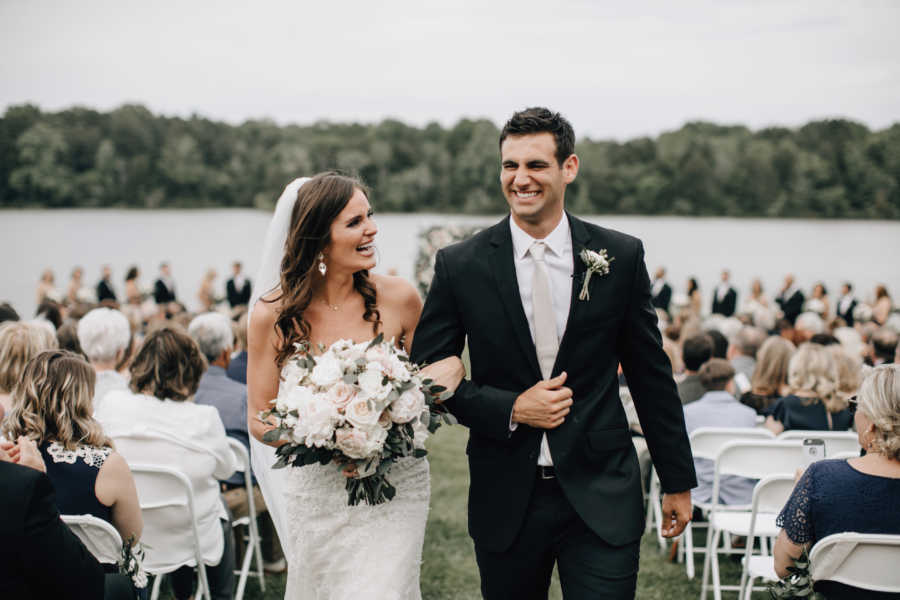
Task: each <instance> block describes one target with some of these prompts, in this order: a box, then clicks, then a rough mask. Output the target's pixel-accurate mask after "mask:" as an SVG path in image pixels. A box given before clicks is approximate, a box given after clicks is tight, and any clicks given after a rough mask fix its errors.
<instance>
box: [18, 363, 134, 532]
mask: <svg viewBox="0 0 900 600" xmlns="http://www.w3.org/2000/svg"><path fill="white" fill-rule="evenodd" d="M93 395H94V370H93V369H92V368H91V366H90V365H89V364H88V363H87V362H86V361H85V360H84V359H82V358H81V357H79V356H78V355H76V354H74V353H72V352H68V351H66V350H47V351H45V352H42V353H40V354H38V355H37V356H36V357H35V358H34V359H32V360H31V361H30V362H29V363H28V365H27V366H26V367H25V372H24V373H23V376H22V381H21V382H20V383H19V385H17V386H16V388H15V390H14V392H13V397H12V410H11V411H10V414H9V416H8V418H7V419H6V420H5V422H4V426H3V432H4V436H5V437H6V438H7V439H10V440H14V439H18V438H19V437H20V436H25V437H26V438H28V439H30V440H33V441H34V442H35V443H36V444H37V445H38V447H39V448H40V451H41V454H42V455H43V459H44V464H45V465H46V469H47V476H48V477H49V478H50V481H51V482H52V483H53V487H54V489H55V491H56V504H57V508H58V509H59V511H60V512H61V513H62V514H70V515H82V514H90V515H93V516H95V517H97V518H100V519H103V520H105V521H108V522H109V523H111V524H112V525H113V526H114V527H115V528H116V530H118V532H119V535H120V536H121V537H122V539H123V540H128V539H132V538H133V539H134V541H137V540H138V539H140V536H141V529H142V527H143V522H142V519H141V510H140V506H139V504H138V498H137V491H136V489H135V485H134V479H133V478H132V476H131V471H130V470H129V469H128V465H127V464H126V463H125V461H124V460H123V459H122V457H121V456H120V455H119V454H118V453H116V452H115V451H114V450H113V448H112V442H111V441H110V439H109V438H108V437H107V436H106V435H105V434H104V432H103V430H102V428H101V427H100V424H99V423H97V421H95V420H94V419H93V417H92V416H91V415H92V414H93V407H92V398H93Z"/></svg>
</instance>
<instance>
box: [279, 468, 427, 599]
mask: <svg viewBox="0 0 900 600" xmlns="http://www.w3.org/2000/svg"><path fill="white" fill-rule="evenodd" d="M285 470H286V471H288V472H287V473H286V476H285V480H284V482H285V485H284V488H285V489H284V502H285V510H286V515H285V516H286V521H287V522H286V528H287V532H288V535H287V539H283V540H282V543H283V544H285V545H287V546H289V548H290V552H289V555H290V557H291V560H290V563H289V565H288V581H287V590H286V592H285V598H286V599H288V600H307V599H308V600H361V599H366V600H418V599H419V598H421V593H420V591H419V565H420V563H421V560H422V542H423V541H424V539H425V521H426V518H427V517H428V500H429V496H430V491H431V489H430V487H431V486H430V480H429V474H428V462H427V460H426V459H415V458H405V459H400V460H398V461H397V462H396V463H395V464H394V465H393V466H392V467H391V470H390V473H389V474H388V480H389V481H390V482H391V483H392V484H393V485H394V487H396V488H397V495H396V496H394V499H393V500H391V501H389V502H385V503H384V504H378V505H376V506H369V505H368V504H359V505H357V506H348V505H347V491H346V489H345V487H344V486H345V481H346V480H345V478H344V476H343V474H341V472H340V470H339V469H338V467H337V466H336V465H334V464H328V465H319V464H314V465H307V466H304V467H287V468H286V469H285Z"/></svg>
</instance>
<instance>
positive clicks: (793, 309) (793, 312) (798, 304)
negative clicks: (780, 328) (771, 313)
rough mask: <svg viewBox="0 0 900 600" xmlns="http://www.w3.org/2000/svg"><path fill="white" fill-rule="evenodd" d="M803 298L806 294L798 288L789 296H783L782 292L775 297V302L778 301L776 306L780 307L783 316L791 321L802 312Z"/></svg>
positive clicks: (804, 298)
mask: <svg viewBox="0 0 900 600" xmlns="http://www.w3.org/2000/svg"><path fill="white" fill-rule="evenodd" d="M805 300H806V296H804V295H803V292H801V291H800V290H797V291H796V292H794V293H793V294H791V296H790V298H785V297H784V294H781V295H780V296H778V297H777V298H775V302H777V303H778V306H780V307H781V312H783V313H784V318H785V319H787V320H788V321H790V322H791V323H793V322H794V321H796V320H797V317H798V316H800V313H801V312H803V302H804V301H805Z"/></svg>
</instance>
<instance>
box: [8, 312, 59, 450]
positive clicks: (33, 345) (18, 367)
mask: <svg viewBox="0 0 900 600" xmlns="http://www.w3.org/2000/svg"><path fill="white" fill-rule="evenodd" d="M57 345H58V343H57V341H56V336H55V335H53V333H51V332H50V330H48V329H47V328H45V327H41V326H40V325H35V324H33V323H22V322H21V321H8V322H6V323H3V324H2V325H0V407H2V408H3V411H2V412H5V413H9V409H10V408H11V399H10V394H11V393H12V389H13V387H15V385H16V382H18V381H19V380H20V379H22V373H24V371H25V365H26V364H28V361H29V360H31V359H32V358H34V357H35V356H37V355H38V354H39V353H40V352H42V351H44V350H49V349H51V348H56V347H57ZM11 439H13V440H14V438H11Z"/></svg>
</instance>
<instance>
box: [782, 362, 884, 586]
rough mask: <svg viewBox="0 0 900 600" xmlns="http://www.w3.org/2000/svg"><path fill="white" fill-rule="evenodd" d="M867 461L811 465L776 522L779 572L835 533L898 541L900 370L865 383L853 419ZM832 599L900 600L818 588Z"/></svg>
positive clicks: (880, 371) (879, 374) (880, 370)
mask: <svg viewBox="0 0 900 600" xmlns="http://www.w3.org/2000/svg"><path fill="white" fill-rule="evenodd" d="M855 424H856V430H857V432H858V435H859V443H860V445H861V446H862V447H863V448H865V449H866V455H865V456H862V457H859V458H853V459H850V460H823V461H819V462H816V463H813V464H812V465H810V467H809V468H808V469H807V470H806V472H805V473H804V474H803V476H802V477H801V478H800V480H799V481H798V482H797V485H796V486H795V488H794V491H793V493H792V495H791V497H790V499H789V500H788V502H787V504H786V505H785V507H784V509H783V510H782V511H781V514H780V515H779V516H778V524H779V526H781V527H783V528H784V529H783V530H782V532H781V533H780V534H779V536H778V540H777V542H776V544H775V549H774V555H775V569H776V571H777V573H778V574H779V576H781V577H784V576H786V575H787V567H788V566H790V565H791V564H792V561H793V559H794V558H796V557H798V556H800V553H801V551H802V549H803V548H804V547H806V548H807V549H808V548H809V547H811V546H813V545H814V544H815V543H816V542H817V541H819V540H821V539H822V538H824V537H827V536H829V535H832V534H835V533H842V532H846V531H853V532H857V533H884V534H894V535H900V367H898V366H896V365H890V366H882V367H877V368H876V369H874V370H873V371H872V372H870V373H869V374H868V376H867V377H866V378H865V380H864V381H863V383H862V385H861V387H860V390H859V396H858V410H857V411H856V416H855ZM816 589H817V591H821V592H823V593H824V594H825V596H826V597H827V598H829V599H833V598H882V597H886V598H887V597H889V598H897V597H898V594H894V595H879V594H877V593H874V592H868V591H866V592H863V591H861V590H857V589H853V588H848V587H847V586H843V585H841V584H836V583H834V582H828V581H823V582H818V583H817V584H816Z"/></svg>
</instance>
